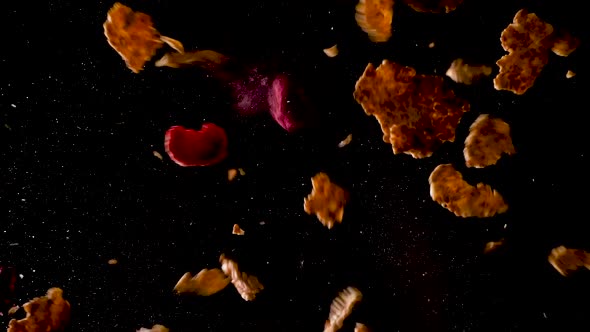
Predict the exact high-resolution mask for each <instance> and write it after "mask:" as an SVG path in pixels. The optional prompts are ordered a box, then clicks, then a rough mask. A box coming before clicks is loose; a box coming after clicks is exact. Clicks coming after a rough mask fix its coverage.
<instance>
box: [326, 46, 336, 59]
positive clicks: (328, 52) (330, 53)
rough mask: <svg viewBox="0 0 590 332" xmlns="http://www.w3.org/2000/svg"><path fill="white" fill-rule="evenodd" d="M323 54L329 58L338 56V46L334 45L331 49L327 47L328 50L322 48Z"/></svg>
mask: <svg viewBox="0 0 590 332" xmlns="http://www.w3.org/2000/svg"><path fill="white" fill-rule="evenodd" d="M324 53H325V54H326V55H327V56H329V57H330V58H333V57H335V56H337V55H338V45H334V46H332V47H328V48H324Z"/></svg>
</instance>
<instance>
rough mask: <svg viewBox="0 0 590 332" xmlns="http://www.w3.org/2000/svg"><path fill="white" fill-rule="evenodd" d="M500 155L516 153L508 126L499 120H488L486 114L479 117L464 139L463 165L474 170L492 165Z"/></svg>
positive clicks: (488, 117)
mask: <svg viewBox="0 0 590 332" xmlns="http://www.w3.org/2000/svg"><path fill="white" fill-rule="evenodd" d="M502 153H506V154H508V155H512V154H515V153H516V150H515V149H514V145H512V138H511V137H510V126H509V125H508V124H507V123H506V122H504V121H502V120H501V119H498V118H490V116H489V115H488V114H482V115H480V116H479V117H478V118H477V119H476V120H475V122H473V124H472V125H471V127H469V135H468V136H467V139H465V148H464V149H463V155H464V156H465V164H466V165H467V167H475V168H483V167H486V166H490V165H494V164H495V163H496V162H497V161H498V160H500V157H502Z"/></svg>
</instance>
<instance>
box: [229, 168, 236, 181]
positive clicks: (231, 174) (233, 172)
mask: <svg viewBox="0 0 590 332" xmlns="http://www.w3.org/2000/svg"><path fill="white" fill-rule="evenodd" d="M236 176H238V170H237V169H235V168H232V169H229V170H228V171H227V179H228V180H229V181H233V180H234V179H235V178H236Z"/></svg>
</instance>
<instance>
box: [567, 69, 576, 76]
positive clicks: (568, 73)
mask: <svg viewBox="0 0 590 332" xmlns="http://www.w3.org/2000/svg"><path fill="white" fill-rule="evenodd" d="M574 76H576V73H575V72H573V71H571V70H568V71H567V73H565V77H566V78H572V77H574Z"/></svg>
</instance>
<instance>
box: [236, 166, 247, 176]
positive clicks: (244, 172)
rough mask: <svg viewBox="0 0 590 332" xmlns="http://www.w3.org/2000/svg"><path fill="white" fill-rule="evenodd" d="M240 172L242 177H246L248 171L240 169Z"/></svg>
mask: <svg viewBox="0 0 590 332" xmlns="http://www.w3.org/2000/svg"><path fill="white" fill-rule="evenodd" d="M238 172H240V176H244V175H246V171H244V169H243V168H238Z"/></svg>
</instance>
